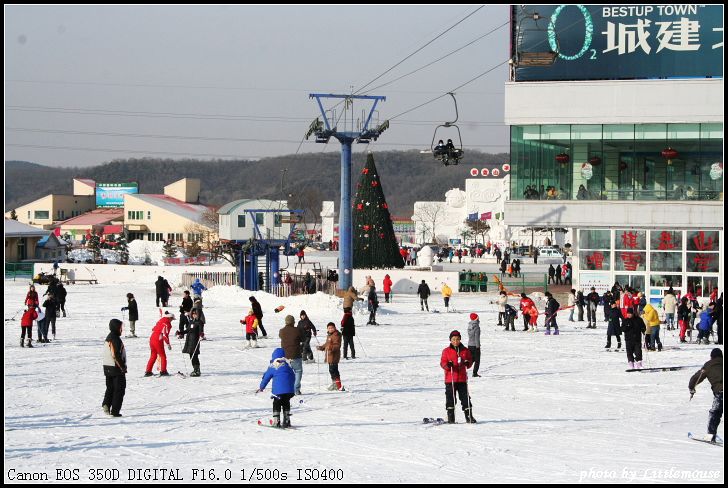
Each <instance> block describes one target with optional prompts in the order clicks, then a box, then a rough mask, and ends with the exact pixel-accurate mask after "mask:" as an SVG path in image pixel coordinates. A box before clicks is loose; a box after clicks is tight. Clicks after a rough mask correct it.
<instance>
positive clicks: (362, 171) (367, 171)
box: [361, 168, 369, 175]
mask: <svg viewBox="0 0 728 488" xmlns="http://www.w3.org/2000/svg"><path fill="white" fill-rule="evenodd" d="M361 174H363V175H368V174H369V168H364V169H363V170H361Z"/></svg>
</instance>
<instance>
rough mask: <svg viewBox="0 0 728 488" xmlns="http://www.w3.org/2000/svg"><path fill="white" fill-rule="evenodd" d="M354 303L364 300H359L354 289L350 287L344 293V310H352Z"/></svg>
mask: <svg viewBox="0 0 728 488" xmlns="http://www.w3.org/2000/svg"><path fill="white" fill-rule="evenodd" d="M355 301H364V299H363V298H359V295H358V294H357V293H356V289H355V288H354V287H353V286H350V287H349V289H348V290H346V292H345V293H344V307H343V308H344V310H346V309H347V308H348V309H353V308H354V302H355Z"/></svg>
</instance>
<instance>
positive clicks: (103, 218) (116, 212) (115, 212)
mask: <svg viewBox="0 0 728 488" xmlns="http://www.w3.org/2000/svg"><path fill="white" fill-rule="evenodd" d="M123 218H124V209H123V208H98V209H96V210H91V211H90V212H86V213H85V214H81V215H78V216H76V217H71V218H70V219H68V220H64V221H63V222H61V223H60V224H59V225H62V226H81V225H83V226H88V225H105V224H107V223H109V222H111V221H112V220H121V219H123Z"/></svg>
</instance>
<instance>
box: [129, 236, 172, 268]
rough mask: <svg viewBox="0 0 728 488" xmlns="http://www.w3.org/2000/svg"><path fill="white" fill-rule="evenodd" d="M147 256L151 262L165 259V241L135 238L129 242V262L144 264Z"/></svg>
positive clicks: (159, 261) (154, 262)
mask: <svg viewBox="0 0 728 488" xmlns="http://www.w3.org/2000/svg"><path fill="white" fill-rule="evenodd" d="M178 254H179V253H178ZM147 256H149V259H150V260H151V264H158V263H159V264H161V263H162V259H164V242H161V241H159V242H156V241H143V240H141V239H135V240H133V241H131V242H130V243H129V264H144V261H145V260H146V258H147Z"/></svg>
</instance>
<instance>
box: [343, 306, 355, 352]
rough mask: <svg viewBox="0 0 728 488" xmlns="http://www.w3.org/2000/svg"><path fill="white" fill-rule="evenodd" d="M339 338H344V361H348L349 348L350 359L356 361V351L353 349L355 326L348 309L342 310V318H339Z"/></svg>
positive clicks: (352, 316)
mask: <svg viewBox="0 0 728 488" xmlns="http://www.w3.org/2000/svg"><path fill="white" fill-rule="evenodd" d="M341 336H342V337H343V338H344V359H349V347H351V359H356V350H355V349H354V337H355V336H356V324H355V323H354V315H353V314H352V313H351V308H349V307H347V308H345V309H344V316H343V317H342V318H341Z"/></svg>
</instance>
